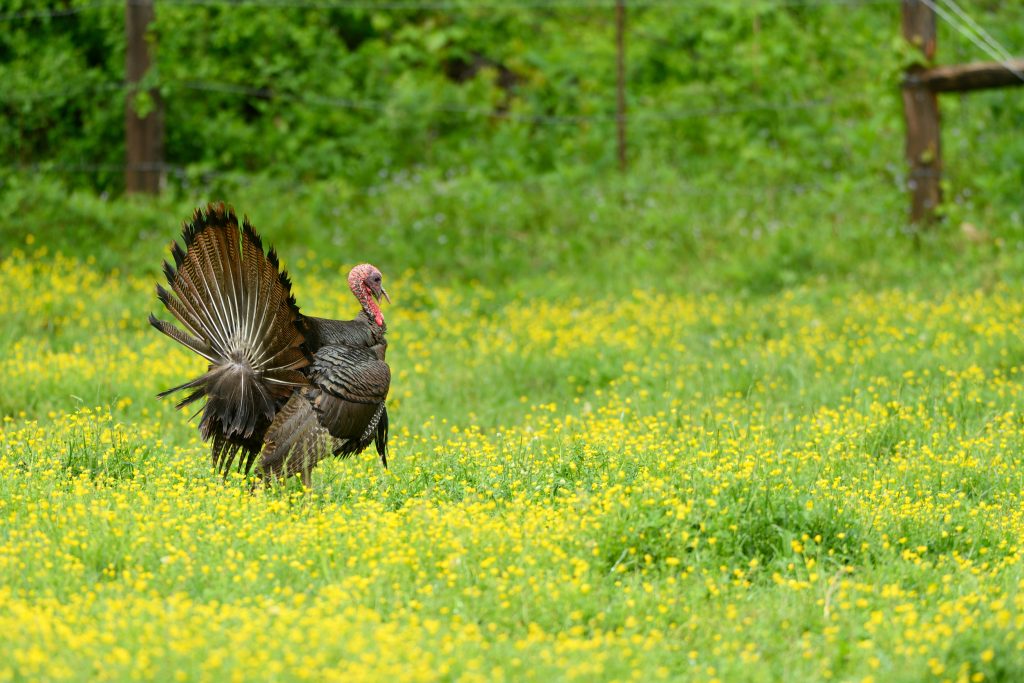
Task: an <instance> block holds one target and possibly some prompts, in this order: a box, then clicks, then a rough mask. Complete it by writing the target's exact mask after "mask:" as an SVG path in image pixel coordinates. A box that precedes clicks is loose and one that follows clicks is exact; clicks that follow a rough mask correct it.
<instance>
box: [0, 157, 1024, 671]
mask: <svg viewBox="0 0 1024 683" xmlns="http://www.w3.org/2000/svg"><path fill="white" fill-rule="evenodd" d="M666 178H667V179H666ZM643 179H646V180H647V181H650V182H649V183H643V182H641V180H643ZM669 180H671V181H672V182H668V181H669ZM676 181H678V179H676V178H672V177H671V175H670V174H669V175H668V176H667V177H666V175H665V174H661V173H659V174H653V173H652V174H650V175H648V176H641V177H640V178H637V179H635V180H634V181H630V183H627V186H628V187H629V188H630V189H629V191H630V192H634V193H635V194H634V195H629V196H627V197H626V198H625V203H621V202H620V201H618V200H614V201H613V200H609V201H605V202H603V203H602V202H598V201H596V200H595V198H596V197H598V196H615V195H614V194H613V188H616V187H618V185H619V180H618V179H617V177H614V176H612V177H607V178H597V179H595V180H594V181H593V182H592V183H587V184H583V183H581V182H580V181H578V180H575V181H574V180H571V179H564V178H563V179H559V178H557V177H550V178H540V179H537V180H536V181H535V182H534V183H532V184H530V185H529V186H528V187H526V188H520V189H517V190H514V191H513V190H509V191H508V194H501V193H499V192H498V190H497V189H496V188H489V189H488V188H486V187H485V188H484V190H485V191H484V192H483V193H481V192H480V189H481V188H480V187H479V185H480V183H481V181H479V180H470V179H462V180H455V181H451V183H450V185H448V186H446V188H447V189H446V190H445V192H438V187H437V185H435V184H433V183H432V182H431V181H424V182H423V184H422V185H414V186H412V187H403V188H392V189H385V190H384V191H383V192H382V193H381V194H379V195H377V196H376V197H375V198H374V199H373V200H370V199H367V198H361V199H353V198H348V199H338V198H337V197H335V195H333V194H332V189H331V187H330V185H317V186H311V187H309V188H306V189H305V190H304V191H303V192H302V193H301V195H300V196H298V197H290V196H287V195H274V194H273V193H272V192H270V191H269V189H268V187H250V188H233V189H232V192H231V195H232V197H233V199H234V203H235V204H236V206H237V207H238V208H239V210H242V211H245V212H246V213H249V214H250V216H251V217H252V218H253V220H254V222H255V223H256V225H257V226H258V227H259V228H260V229H261V231H262V232H263V233H264V235H265V237H266V238H267V240H268V241H270V242H274V243H277V244H278V245H279V246H280V248H281V251H282V253H283V255H284V258H285V261H286V265H288V267H289V268H290V270H291V271H292V273H293V276H294V281H295V287H296V293H297V296H298V298H299V303H300V305H302V307H303V309H304V310H307V311H309V312H311V313H316V314H322V315H337V316H349V315H352V313H353V312H354V311H353V303H352V302H351V301H350V300H349V299H350V295H349V294H348V292H347V291H345V289H344V286H343V278H342V275H343V269H344V267H345V265H347V264H351V263H354V262H355V261H359V260H370V261H372V262H374V263H376V264H377V265H379V266H381V268H382V270H383V271H384V273H385V277H386V278H387V281H388V282H387V284H388V289H389V291H390V293H391V294H392V296H393V298H394V300H395V303H394V305H393V306H392V307H390V308H387V309H386V311H385V313H386V315H387V316H388V321H389V338H390V341H391V344H390V346H389V357H388V360H389V363H390V364H391V366H392V369H393V374H394V379H393V386H392V393H391V398H390V403H391V408H390V410H391V414H392V425H393V426H392V434H393V439H394V444H393V446H394V448H393V454H392V459H391V460H392V470H391V471H390V472H389V473H387V474H385V473H384V472H382V471H381V470H380V468H379V465H378V464H377V463H376V461H375V458H374V457H372V455H371V454H364V455H362V456H359V457H357V458H354V459H352V460H349V461H343V462H335V461H332V462H329V463H327V464H325V465H324V466H322V467H321V468H319V469H318V471H317V472H316V474H315V476H314V479H313V488H312V490H311V491H308V492H306V491H303V490H302V489H301V487H300V486H299V485H298V482H291V483H289V484H288V485H285V486H281V487H277V488H273V489H270V490H262V489H258V490H256V491H255V492H251V491H250V489H249V485H248V484H247V483H245V482H243V481H241V480H238V479H236V478H230V479H229V480H228V481H227V482H221V481H220V480H219V479H218V478H217V477H216V476H215V475H214V474H213V473H212V472H211V471H210V468H209V465H208V461H207V458H208V456H207V453H206V449H205V447H204V446H203V445H202V444H200V443H199V441H198V438H197V435H196V432H195V426H194V424H189V423H188V422H187V415H182V414H179V413H176V412H175V411H174V410H173V408H172V407H171V406H170V405H169V404H168V403H167V402H158V401H157V400H156V399H155V398H154V394H155V393H156V392H157V391H158V390H160V389H163V388H166V387H167V386H170V385H171V384H172V383H174V382H180V381H182V380H184V379H185V378H186V377H188V376H190V375H191V374H194V373H197V372H200V371H201V369H202V365H203V364H202V362H201V361H199V360H198V359H195V358H191V357H189V356H187V355H186V354H185V353H184V352H183V351H178V350H177V349H174V348H173V347H172V346H171V343H170V342H169V341H168V340H166V339H163V338H162V337H160V336H159V335H158V334H156V333H155V332H154V331H153V330H151V329H149V328H148V326H147V325H146V323H145V316H146V314H147V313H148V312H149V311H150V310H156V307H157V302H156V300H155V296H154V295H153V293H152V286H153V284H154V283H155V281H156V278H157V275H156V274H157V272H158V265H159V261H160V259H161V258H163V255H164V254H163V252H164V251H165V248H166V244H167V243H168V241H169V240H170V238H171V237H173V236H174V235H175V233H176V230H177V228H176V227H175V226H176V225H177V223H178V222H179V221H180V220H181V219H183V218H185V217H187V216H188V214H189V211H190V209H191V205H192V204H194V203H196V202H197V201H199V199H200V198H198V197H185V196H173V195H172V196H169V197H167V198H164V199H160V200H115V201H105V200H99V199H97V198H95V197H90V196H88V195H84V194H72V195H65V194H64V193H63V191H62V189H61V188H59V187H58V186H55V185H50V184H47V183H39V184H33V185H26V186H24V187H20V188H17V189H16V191H12V192H10V193H8V194H7V195H6V196H5V199H4V202H5V204H4V206H5V207H8V208H9V209H11V210H10V211H8V212H7V213H6V214H5V217H4V218H3V225H4V226H5V230H4V232H3V240H4V242H3V248H4V253H5V254H6V257H5V258H4V259H3V261H0V284H2V286H3V289H4V291H5V292H6V293H7V295H6V296H5V297H4V299H3V300H2V301H0V319H2V320H3V323H2V325H0V339H2V340H3V341H4V343H5V345H6V346H7V347H8V348H10V349H11V351H10V352H9V353H8V355H7V356H6V357H5V358H4V359H3V361H2V362H0V378H2V384H3V386H4V392H2V395H0V413H2V414H3V415H4V416H5V418H4V419H5V422H4V426H3V431H2V432H0V437H2V441H0V519H3V520H4V524H3V525H2V526H0V577H2V583H0V585H2V586H3V587H2V588H0V596H2V598H3V600H2V601H0V626H3V627H4V628H5V630H6V631H7V632H8V633H9V634H11V635H10V637H9V638H8V639H6V640H5V642H4V644H3V645H0V653H2V656H0V661H2V662H5V663H4V664H0V678H10V679H16V680H17V679H38V678H52V679H57V678H66V679H71V680H76V679H92V678H99V677H108V678H112V679H137V678H140V677H148V678H156V679H160V680H170V679H173V678H175V677H178V678H181V679H183V680H193V679H195V680H198V679H204V678H205V679H209V678H216V679H227V678H230V677H232V676H241V677H246V678H275V679H281V680H293V679H301V678H311V679H317V680H323V679H329V678H348V679H364V678H366V679H385V678H388V679H391V678H399V679H407V680H416V679H423V680H436V679H444V680H449V679H450V680H455V679H460V680H477V679H486V680H495V679H500V678H507V679H510V680H527V679H533V680H553V679H571V678H579V679H583V680H613V679H615V680H624V679H630V678H637V679H642V680H647V679H651V678H659V677H665V678H671V679H677V680H713V679H719V680H729V681H732V680H744V681H746V680H749V681H762V680H763V681H767V680H863V679H865V678H867V677H870V676H873V677H874V679H875V680H886V681H919V680H931V679H935V680H958V679H960V678H963V677H967V678H968V679H970V677H971V676H977V675H982V676H983V677H984V680H1006V681H1009V680H1016V679H1017V678H1019V677H1020V675H1021V672H1022V671H1024V654H1022V650H1021V647H1022V646H1024V642H1022V641H1021V639H1020V636H1019V633H1020V632H1021V630H1020V624H1021V623H1022V619H1024V602H1022V601H1021V599H1020V597H1019V595H1020V591H1019V588H1020V586H1021V585H1022V581H1024V571H1022V568H1021V563H1020V559H1021V548H1020V537H1021V533H1022V530H1024V517H1022V515H1021V512H1020V511H1021V509H1024V508H1022V506H1021V500H1020V493H1021V490H1022V489H1021V487H1022V485H1024V469H1022V468H1021V464H1020V459H1019V458H1018V457H1017V454H1018V453H1019V452H1020V450H1021V448H1022V447H1024V418H1022V416H1021V413H1020V409H1019V402H1020V399H1021V397H1022V396H1024V383H1022V382H1021V359H1022V358H1024V341H1022V339H1021V337H1020V335H1019V332H1018V330H1019V319H1020V315H1021V313H1022V312H1024V298H1022V297H1021V296H1020V294H1019V290H1020V284H1021V280H1022V277H1021V276H1022V273H1024V269H1022V266H1024V256H1022V254H1021V252H1020V250H1019V249H1018V248H1017V247H1016V244H1017V242H1018V233H1019V231H1020V228H1021V226H1020V225H1019V217H1018V218H1014V208H1013V207H1011V206H1009V205H1000V204H995V205H993V206H989V207H987V208H986V209H985V210H984V212H985V214H986V215H988V216H990V217H997V218H998V221H999V222H998V223H994V224H993V225H996V226H998V227H997V228H993V230H992V239H991V240H990V241H988V242H986V243H982V244H975V243H973V242H968V241H967V240H965V239H964V237H963V236H962V235H961V233H960V232H959V231H958V229H957V226H955V225H949V224H946V225H944V226H940V228H939V229H937V230H935V231H932V232H927V233H920V234H916V235H914V234H911V233H909V232H908V231H907V230H905V229H904V228H903V227H901V225H902V224H901V221H900V218H899V217H900V216H901V212H902V209H903V204H904V197H902V196H901V195H900V193H898V192H897V191H896V190H895V189H893V188H891V187H888V186H886V185H885V184H881V185H879V184H877V183H870V182H867V183H864V189H863V190H862V191H856V192H855V191H852V190H850V189H848V188H840V187H826V188H823V189H822V190H821V191H818V192H808V193H803V194H799V195H785V196H781V195H777V194H775V193H773V192H772V191H771V190H770V189H764V190H754V191H752V192H748V193H742V194H738V195H736V196H735V197H731V196H729V197H723V195H722V194H721V193H720V192H718V193H715V192H714V191H713V190H712V189H711V188H705V189H707V190H708V192H711V193H712V194H709V195H704V194H700V193H677V192H675V190H676V185H675V184H674V183H675V182H676ZM709 197H710V198H709ZM648 199H652V200H653V201H652V202H649V201H647V200H648ZM44 200H49V201H44ZM296 207H301V208H296ZM439 214H443V215H444V216H445V219H444V220H443V221H438V220H436V219H430V217H431V216H436V215H439ZM60 216H65V217H66V221H64V223H63V225H66V226H67V229H66V230H55V229H54V228H53V226H54V225H55V223H54V222H53V221H55V220H56V219H57V218H58V217H60ZM338 216H343V217H344V221H343V222H342V219H341V218H339V217H338ZM967 217H968V218H970V219H971V220H975V221H979V222H980V219H979V218H978V217H977V216H967ZM992 220H995V219H992ZM417 221H419V222H418V223H417ZM712 227H713V229H712ZM140 229H143V233H144V234H143V238H142V239H141V240H139V241H138V242H137V243H136V242H135V241H134V238H133V237H132V236H133V235H134V234H136V233H137V232H138V231H139V230H140ZM133 231H135V232H133ZM28 234H31V235H32V236H33V237H32V239H31V240H29V239H26V238H27V235H28ZM335 235H340V237H339V238H338V240H337V243H335V242H334V241H333V236H335ZM442 238H443V239H442ZM29 241H31V242H32V243H31V244H28V242H29ZM44 249H45V251H43V250H44ZM56 251H61V252H62V253H63V254H64V256H63V257H60V258H58V257H55V256H54V252H56ZM97 407H98V408H97ZM979 680H980V679H979Z"/></svg>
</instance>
